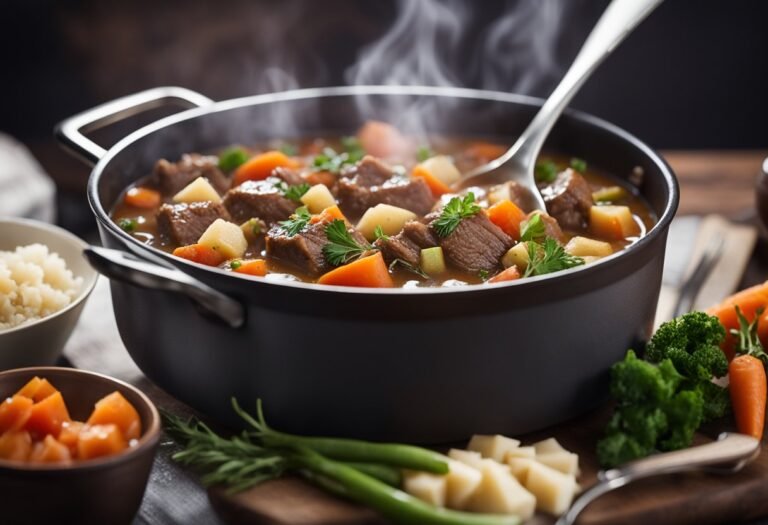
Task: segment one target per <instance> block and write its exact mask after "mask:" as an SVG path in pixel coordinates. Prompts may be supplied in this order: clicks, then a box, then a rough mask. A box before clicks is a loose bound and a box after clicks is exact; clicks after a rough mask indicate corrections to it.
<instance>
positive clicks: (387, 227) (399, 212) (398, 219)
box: [357, 204, 418, 241]
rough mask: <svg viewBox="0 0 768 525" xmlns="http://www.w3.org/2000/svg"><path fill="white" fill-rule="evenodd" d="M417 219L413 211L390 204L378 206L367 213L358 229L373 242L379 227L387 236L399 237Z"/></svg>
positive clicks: (361, 219)
mask: <svg viewBox="0 0 768 525" xmlns="http://www.w3.org/2000/svg"><path fill="white" fill-rule="evenodd" d="M417 218H418V217H417V216H416V214H415V213H413V212H412V211H409V210H405V209H403V208H398V207H397V206H390V205H389V204H377V205H376V206H374V207H373V208H368V209H367V210H366V211H365V213H364V214H363V216H362V217H361V218H360V222H358V223H357V229H358V230H359V231H360V233H362V234H363V236H364V237H365V238H366V239H368V240H369V241H373V240H374V239H375V238H376V235H375V234H374V232H375V231H376V227H377V226H381V230H382V231H383V232H384V234H385V235H397V234H398V233H400V230H402V229H403V225H405V223H406V222H408V221H413V220H416V219H417Z"/></svg>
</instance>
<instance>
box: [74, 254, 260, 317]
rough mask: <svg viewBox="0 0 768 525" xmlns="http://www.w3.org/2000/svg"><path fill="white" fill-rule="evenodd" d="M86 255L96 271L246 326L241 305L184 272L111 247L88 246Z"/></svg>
mask: <svg viewBox="0 0 768 525" xmlns="http://www.w3.org/2000/svg"><path fill="white" fill-rule="evenodd" d="M83 255H84V256H85V258H86V259H88V262H89V263H90V264H91V266H93V267H94V269H96V270H97V271H98V272H99V273H101V274H103V275H105V276H107V277H109V278H110V279H115V280H117V281H122V282H125V283H129V284H134V285H136V286H141V287H143V288H149V289H151V290H167V291H171V292H177V293H181V294H183V295H186V296H187V297H189V298H190V299H192V300H193V301H194V302H195V303H196V304H197V305H199V306H200V307H201V308H202V309H203V310H204V311H205V312H207V313H209V314H211V315H213V316H214V317H216V318H218V319H221V320H222V321H223V322H224V323H225V324H227V325H229V326H230V327H232V328H240V327H241V326H243V324H245V309H244V308H243V305H242V304H240V303H239V302H238V301H236V300H234V299H232V298H231V297H229V296H227V295H225V294H223V293H221V292H219V291H217V290H214V289H213V288H211V287H210V286H208V285H207V284H204V283H202V282H200V281H198V280H197V279H195V278H194V277H192V276H191V275H188V274H186V273H184V272H182V271H179V270H174V269H171V268H168V267H165V266H159V265H157V264H155V263H152V262H149V261H145V260H142V259H139V258H138V257H136V256H134V255H133V254H130V253H126V252H124V251H121V250H113V249H110V248H100V247H97V246H89V247H88V248H86V249H85V250H83Z"/></svg>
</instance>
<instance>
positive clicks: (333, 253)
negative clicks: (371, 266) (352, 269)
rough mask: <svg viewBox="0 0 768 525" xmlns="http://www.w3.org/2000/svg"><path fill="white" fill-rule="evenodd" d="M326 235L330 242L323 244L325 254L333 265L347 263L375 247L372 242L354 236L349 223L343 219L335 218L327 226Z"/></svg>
mask: <svg viewBox="0 0 768 525" xmlns="http://www.w3.org/2000/svg"><path fill="white" fill-rule="evenodd" d="M325 237H326V238H327V239H328V241H329V242H328V244H326V245H325V246H323V255H325V258H326V260H327V261H328V262H329V263H331V264H332V265H333V266H341V265H342V264H347V263H348V262H351V261H353V260H354V259H357V258H358V257H360V256H361V255H362V254H363V253H365V252H367V251H368V250H372V249H373V246H371V245H370V244H368V243H360V242H358V241H356V240H355V239H354V238H352V235H350V233H349V231H348V230H347V224H346V223H345V222H344V221H342V220H341V219H334V220H332V221H331V222H330V223H329V224H328V226H326V227H325Z"/></svg>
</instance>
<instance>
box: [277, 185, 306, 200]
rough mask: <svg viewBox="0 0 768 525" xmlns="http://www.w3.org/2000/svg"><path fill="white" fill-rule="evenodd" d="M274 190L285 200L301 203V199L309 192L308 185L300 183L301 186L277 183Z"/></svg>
mask: <svg viewBox="0 0 768 525" xmlns="http://www.w3.org/2000/svg"><path fill="white" fill-rule="evenodd" d="M275 188H277V191H279V192H280V194H281V195H282V196H283V197H285V198H286V199H290V200H292V201H295V202H301V198H302V197H303V196H304V194H305V193H307V192H308V191H309V184H307V183H306V182H302V183H301V184H293V185H289V184H288V183H286V182H284V181H279V182H276V183H275Z"/></svg>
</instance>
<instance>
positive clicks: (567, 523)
mask: <svg viewBox="0 0 768 525" xmlns="http://www.w3.org/2000/svg"><path fill="white" fill-rule="evenodd" d="M759 453H760V441H758V440H757V439H755V438H753V437H751V436H745V435H744V434H734V433H728V432H724V433H722V434H720V436H718V438H717V441H713V442H712V443H707V444H706V445H700V446H698V447H691V448H687V449H684V450H678V451H676V452H667V453H665V454H656V455H655V456H651V457H649V458H646V459H641V460H638V461H632V462H631V463H627V464H626V465H624V466H622V467H619V468H615V469H611V470H603V471H600V472H598V474H597V480H598V481H597V483H596V484H595V485H593V486H592V487H590V488H589V489H587V490H586V491H585V492H584V493H583V494H582V495H581V496H580V497H579V499H577V500H576V501H575V502H574V503H573V505H571V508H570V509H569V510H568V512H566V513H565V514H563V515H562V516H561V517H560V519H559V520H557V523H556V524H555V525H572V524H573V523H575V521H576V517H577V516H578V515H579V514H580V513H581V511H583V510H584V508H585V507H586V506H587V505H589V504H590V503H592V502H593V501H594V500H595V499H597V498H598V497H600V496H602V495H603V494H605V493H607V492H610V491H612V490H614V489H617V488H619V487H623V486H624V485H627V484H628V483H632V482H633V481H636V480H638V479H643V478H649V477H651V476H660V475H663V474H674V473H677V472H690V471H705V472H713V473H718V474H730V473H732V472H736V471H738V470H741V469H742V468H743V467H744V465H746V464H747V463H749V462H750V461H752V460H753V459H755V458H756V457H757V455H758V454H759Z"/></svg>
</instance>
